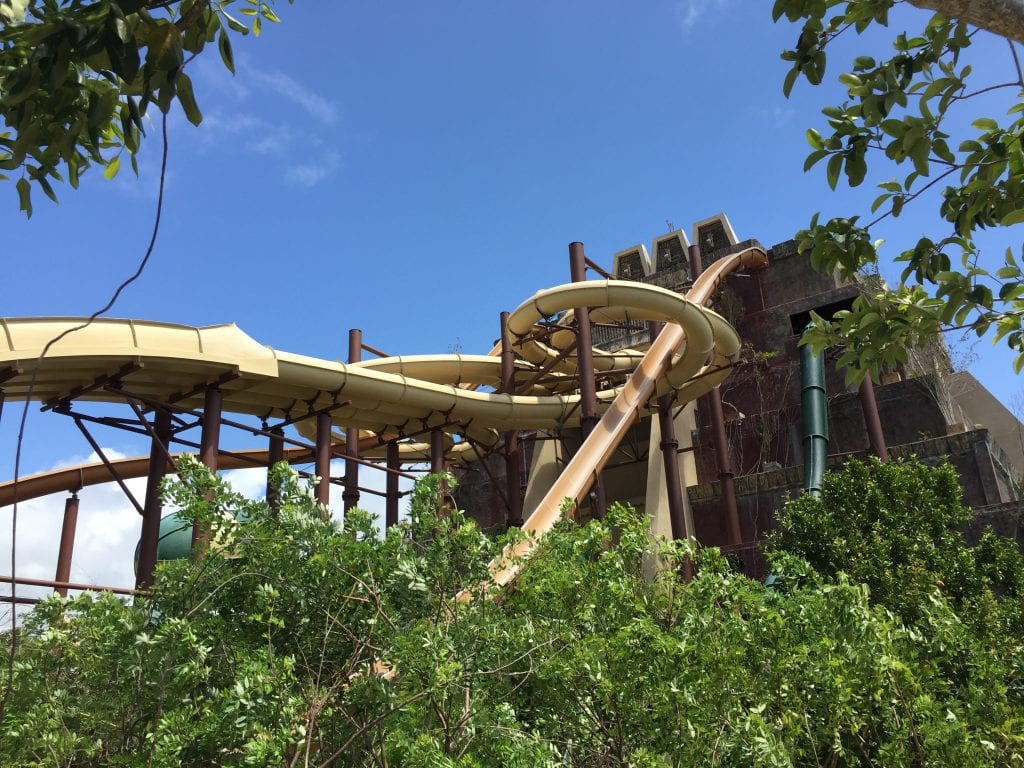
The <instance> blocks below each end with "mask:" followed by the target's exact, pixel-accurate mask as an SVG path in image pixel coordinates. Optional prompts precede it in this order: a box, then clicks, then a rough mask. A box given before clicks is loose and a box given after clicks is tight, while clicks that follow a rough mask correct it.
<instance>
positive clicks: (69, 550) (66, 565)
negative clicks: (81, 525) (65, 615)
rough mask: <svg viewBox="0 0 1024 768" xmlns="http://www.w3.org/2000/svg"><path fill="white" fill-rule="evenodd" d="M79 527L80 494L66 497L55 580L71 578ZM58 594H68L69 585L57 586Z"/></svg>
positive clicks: (64, 595) (62, 580)
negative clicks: (72, 559)
mask: <svg viewBox="0 0 1024 768" xmlns="http://www.w3.org/2000/svg"><path fill="white" fill-rule="evenodd" d="M77 527H78V494H77V493H72V494H71V495H70V496H68V497H67V498H66V499H64V523H63V525H61V528H60V549H59V550H58V551H57V573H56V575H55V576H54V577H53V580H54V581H60V582H66V581H67V580H68V579H69V578H71V557H72V555H73V554H74V551H75V529H76V528H77ZM56 592H57V594H59V595H60V596H61V597H67V596H68V590H67V587H57V589H56Z"/></svg>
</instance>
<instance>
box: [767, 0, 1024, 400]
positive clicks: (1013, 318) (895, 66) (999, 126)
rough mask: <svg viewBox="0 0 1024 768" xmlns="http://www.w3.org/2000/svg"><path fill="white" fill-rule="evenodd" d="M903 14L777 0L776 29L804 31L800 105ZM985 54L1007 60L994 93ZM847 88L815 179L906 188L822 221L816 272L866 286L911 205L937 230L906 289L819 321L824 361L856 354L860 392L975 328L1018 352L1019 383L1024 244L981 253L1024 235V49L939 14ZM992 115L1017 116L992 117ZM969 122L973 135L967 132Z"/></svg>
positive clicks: (822, 145)
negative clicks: (832, 53)
mask: <svg viewBox="0 0 1024 768" xmlns="http://www.w3.org/2000/svg"><path fill="white" fill-rule="evenodd" d="M894 5H895V0H842V1H840V0H818V1H816V2H806V0H776V2H775V5H774V10H773V16H774V18H775V20H776V21H778V20H779V19H780V18H782V17H783V16H785V17H786V18H787V19H788V20H789V21H790V22H796V23H801V24H802V27H801V33H800V37H799V39H798V41H797V44H796V46H795V47H794V48H793V49H792V50H789V51H786V52H785V53H784V54H783V59H785V60H787V61H790V62H792V67H791V69H790V71H789V73H788V74H787V75H786V79H785V83H784V87H783V90H784V92H785V93H786V95H787V96H788V95H789V92H790V90H791V89H792V88H793V86H794V84H795V83H796V81H797V80H798V79H800V78H801V77H802V78H804V79H806V80H807V81H808V82H809V83H811V84H812V85H819V84H820V83H821V82H822V81H823V79H824V77H825V73H826V65H827V53H828V49H829V46H830V44H831V43H832V41H833V40H835V39H836V38H837V37H838V36H839V35H841V34H844V33H846V32H847V31H848V30H851V29H852V30H853V31H854V32H856V33H858V34H859V33H861V32H864V31H866V30H868V29H869V28H870V27H873V26H879V25H882V26H886V25H888V22H889V12H890V10H891V9H892V7H893V6H894ZM929 5H932V6H937V7H941V6H943V5H948V6H950V7H951V8H953V6H956V5H958V4H956V3H941V2H940V3H929ZM960 5H962V4H960ZM951 15H952V14H951ZM922 20H924V17H922ZM1017 39H1020V38H1019V37H1018V38H1017ZM979 41H980V42H981V44H984V45H986V46H989V47H991V46H993V45H995V46H996V47H997V48H998V47H999V46H1001V47H1002V51H1003V55H1002V58H1003V60H1004V65H1003V67H1002V70H1001V72H1000V73H999V75H998V76H996V77H995V79H993V80H986V81H984V82H977V79H978V76H977V75H976V74H975V73H974V72H973V70H972V67H971V66H970V64H968V63H966V62H965V59H966V58H967V56H966V54H967V52H968V49H969V48H970V47H971V46H972V45H975V44H978V43H979ZM839 81H840V82H841V83H842V84H843V85H844V86H845V87H846V91H847V96H848V100H847V101H845V102H843V103H842V104H839V105H834V106H829V107H826V108H825V109H823V110H822V111H823V113H824V115H825V117H826V118H827V121H828V131H827V132H825V133H819V132H818V131H817V130H815V129H810V130H808V131H807V140H808V142H809V144H810V146H811V149H812V151H811V153H810V154H809V155H808V157H807V161H806V163H805V165H804V168H805V170H808V169H810V168H811V167H813V166H814V165H816V164H818V163H821V162H824V166H825V176H826V179H827V181H828V184H829V186H830V187H831V188H832V189H835V188H836V186H837V185H838V184H839V183H840V179H841V178H845V182H846V184H848V185H849V186H851V187H856V186H859V185H860V184H861V183H863V182H864V180H865V179H866V177H867V175H868V172H869V168H870V169H873V170H879V169H881V170H882V172H883V173H885V172H886V171H887V170H888V169H889V168H892V169H894V170H896V171H897V173H898V176H897V177H895V178H891V179H888V180H885V181H882V182H880V183H879V184H878V187H879V190H880V194H879V195H878V197H877V198H876V199H875V201H874V203H873V204H872V205H871V209H870V214H871V215H870V217H868V216H865V215H863V214H861V215H851V216H848V217H836V218H832V219H830V220H828V221H824V222H823V221H821V219H820V216H819V215H817V214H816V215H815V216H814V217H813V218H812V219H811V222H810V225H809V226H808V227H807V228H806V229H804V230H802V231H801V232H799V233H798V235H797V239H798V241H799V248H800V249H801V251H803V252H805V253H807V254H808V255H809V256H810V259H811V262H812V264H813V265H814V267H815V268H816V269H819V270H821V271H829V272H830V271H836V270H837V271H839V272H840V273H841V274H842V275H843V276H844V277H853V276H855V275H856V274H857V273H858V272H859V271H860V270H862V269H865V268H871V267H873V266H874V265H876V264H877V262H878V260H879V247H880V245H881V241H876V240H874V239H873V238H872V235H871V231H872V228H873V227H875V226H876V225H878V224H879V223H880V222H882V221H884V220H885V219H887V218H893V219H895V218H898V217H899V216H900V215H901V213H903V211H904V210H905V208H906V207H907V206H909V205H917V206H922V205H928V206H935V220H936V222H937V224H936V230H935V231H934V232H932V233H930V234H925V235H922V236H920V237H916V242H911V243H908V244H906V245H905V246H904V247H903V250H902V251H901V252H900V254H899V255H898V256H897V257H896V261H897V262H900V263H902V264H904V269H903V273H902V275H901V278H900V284H899V285H898V286H896V287H895V288H893V289H891V290H889V289H887V290H881V291H877V292H873V293H870V294H868V295H865V296H862V297H860V298H858V299H857V300H856V301H855V302H854V305H853V307H852V309H851V310H849V311H846V312H840V313H837V314H836V315H835V316H834V317H833V318H832V319H831V321H829V320H826V319H822V318H820V317H816V318H815V327H814V330H813V331H812V332H811V333H810V334H809V336H808V337H807V339H808V342H809V343H810V344H811V345H812V346H813V347H815V348H816V349H822V348H824V347H826V346H829V345H833V344H843V345H845V346H846V348H847V349H846V354H845V355H844V358H843V361H842V362H843V364H845V365H847V366H849V370H850V378H851V379H852V380H855V381H859V380H860V379H862V378H863V377H864V376H865V375H867V374H869V373H871V374H877V372H878V371H879V370H880V369H881V367H882V366H884V365H892V364H896V363H901V362H905V361H906V349H907V348H908V347H914V346H917V345H919V344H920V343H922V342H923V341H925V340H927V339H929V338H933V337H934V335H935V334H936V333H937V332H940V331H944V330H948V329H951V328H965V327H966V328H971V329H973V330H974V331H975V332H976V333H977V335H978V336H983V335H985V334H986V333H988V332H990V331H991V332H992V335H993V338H994V340H995V341H999V340H1002V339H1005V340H1006V343H1007V344H1008V345H1009V346H1010V348H1011V349H1013V350H1014V351H1015V352H1016V353H1017V357H1016V359H1015V362H1014V368H1015V370H1017V371H1019V370H1020V369H1021V367H1022V366H1024V331H1022V327H1021V317H1022V315H1024V272H1022V270H1021V266H1020V264H1019V263H1018V260H1017V257H1016V256H1015V255H1014V252H1013V248H1014V247H1016V245H1017V243H1018V242H1019V237H1018V238H1017V240H1016V241H1014V240H1013V239H1012V235H1011V234H1010V233H1009V232H1008V231H1007V232H1006V233H1005V238H1004V239H1005V243H1006V246H1007V247H1006V248H1005V253H1004V254H1003V255H1002V256H1001V257H1000V258H999V260H998V261H997V260H996V259H994V258H992V257H991V256H983V254H982V250H981V248H980V246H979V244H978V242H977V239H978V236H979V235H980V233H981V232H982V231H983V230H992V232H991V233H989V235H988V236H987V238H988V240H996V239H998V238H999V236H1001V235H1002V234H1003V232H1004V231H1005V230H1007V228H1009V227H1013V226H1016V225H1019V224H1021V223H1022V222H1024V147H1022V146H1021V136H1022V134H1024V100H1022V98H1024V72H1022V67H1021V63H1020V54H1019V50H1018V45H1017V44H1016V43H1014V42H1013V41H1011V40H1003V41H996V40H994V39H993V38H991V37H989V36H988V35H987V34H986V33H984V32H981V31H979V30H978V29H972V28H970V27H969V26H968V25H967V24H966V23H963V22H962V21H959V20H957V19H956V18H951V17H950V16H944V15H942V14H937V15H934V16H932V17H931V18H930V19H929V20H927V21H926V22H925V23H924V26H923V29H922V31H921V32H920V33H918V34H916V35H911V34H908V33H900V34H897V35H896V37H895V39H894V41H893V43H892V52H891V54H890V55H888V56H884V57H882V58H879V59H876V58H875V57H874V56H870V55H863V56H858V57H856V58H855V59H854V61H853V63H852V66H851V68H850V70H849V71H847V72H844V73H842V74H841V75H839ZM982 104H983V105H984V106H980V105H982ZM979 109H985V110H986V111H988V110H995V111H1002V112H1003V113H1004V114H1005V117H1004V118H1003V119H1002V120H997V119H995V118H993V117H989V116H985V115H979V114H977V112H976V110H979ZM967 123H970V128H969V129H964V128H962V127H959V126H961V125H962V124H967ZM954 136H955V137H956V138H954ZM865 219H869V220H867V221H864V220H865ZM1015 231H1016V230H1015ZM987 247H990V246H987ZM1000 250H1001V248H1000Z"/></svg>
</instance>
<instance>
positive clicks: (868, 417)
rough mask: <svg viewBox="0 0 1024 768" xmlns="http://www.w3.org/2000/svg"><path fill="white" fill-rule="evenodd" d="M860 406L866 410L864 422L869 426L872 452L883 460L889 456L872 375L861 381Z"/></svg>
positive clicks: (869, 440)
mask: <svg viewBox="0 0 1024 768" xmlns="http://www.w3.org/2000/svg"><path fill="white" fill-rule="evenodd" d="M860 407H861V410H862V411H863V412H864V424H865V425H866V426H867V428H868V442H869V443H870V444H871V452H872V453H873V454H875V456H877V457H878V458H879V459H880V460H881V461H886V460H888V458H889V451H888V448H887V447H886V445H885V433H883V432H882V419H881V417H879V415H878V402H877V401H876V400H875V385H874V384H873V383H872V382H871V377H870V376H865V377H864V381H862V382H861V383H860Z"/></svg>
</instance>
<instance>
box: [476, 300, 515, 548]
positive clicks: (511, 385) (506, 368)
mask: <svg viewBox="0 0 1024 768" xmlns="http://www.w3.org/2000/svg"><path fill="white" fill-rule="evenodd" d="M501 391H502V392H504V393H505V394H509V395H512V394H515V391H516V355H515V352H513V351H512V342H511V341H510V340H509V338H508V312H502V313H501ZM481 461H483V462H486V458H485V459H481ZM521 461H522V452H521V451H520V449H519V430H514V429H513V430H509V431H508V432H506V433H505V482H506V486H507V487H506V494H505V496H506V498H507V499H508V517H507V518H506V520H505V525H506V526H508V527H510V528H512V527H515V528H518V527H520V526H521V525H522V524H523V489H522V485H523V481H522V477H521V475H520V470H519V467H520V462H521ZM484 466H486V464H485V465H484Z"/></svg>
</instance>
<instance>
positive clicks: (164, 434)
mask: <svg viewBox="0 0 1024 768" xmlns="http://www.w3.org/2000/svg"><path fill="white" fill-rule="evenodd" d="M170 442H171V412H170V411H168V410H167V409H166V408H157V409H156V411H155V413H154V414H153V439H152V440H151V441H150V446H149V474H148V475H147V478H146V500H145V503H144V505H143V510H142V533H141V534H140V535H139V562H138V563H137V564H136V566H135V588H136V589H146V588H147V587H149V586H151V585H152V584H153V572H154V571H155V570H156V561H157V550H158V548H159V545H160V513H161V512H162V511H163V506H162V505H161V503H160V482H161V481H162V480H163V479H164V475H166V474H167V448H168V446H169V445H170ZM57 580H58V581H61V580H62V579H61V577H60V576H58V577H57ZM63 580H64V581H66V580H67V579H66V578H65V579H63Z"/></svg>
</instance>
